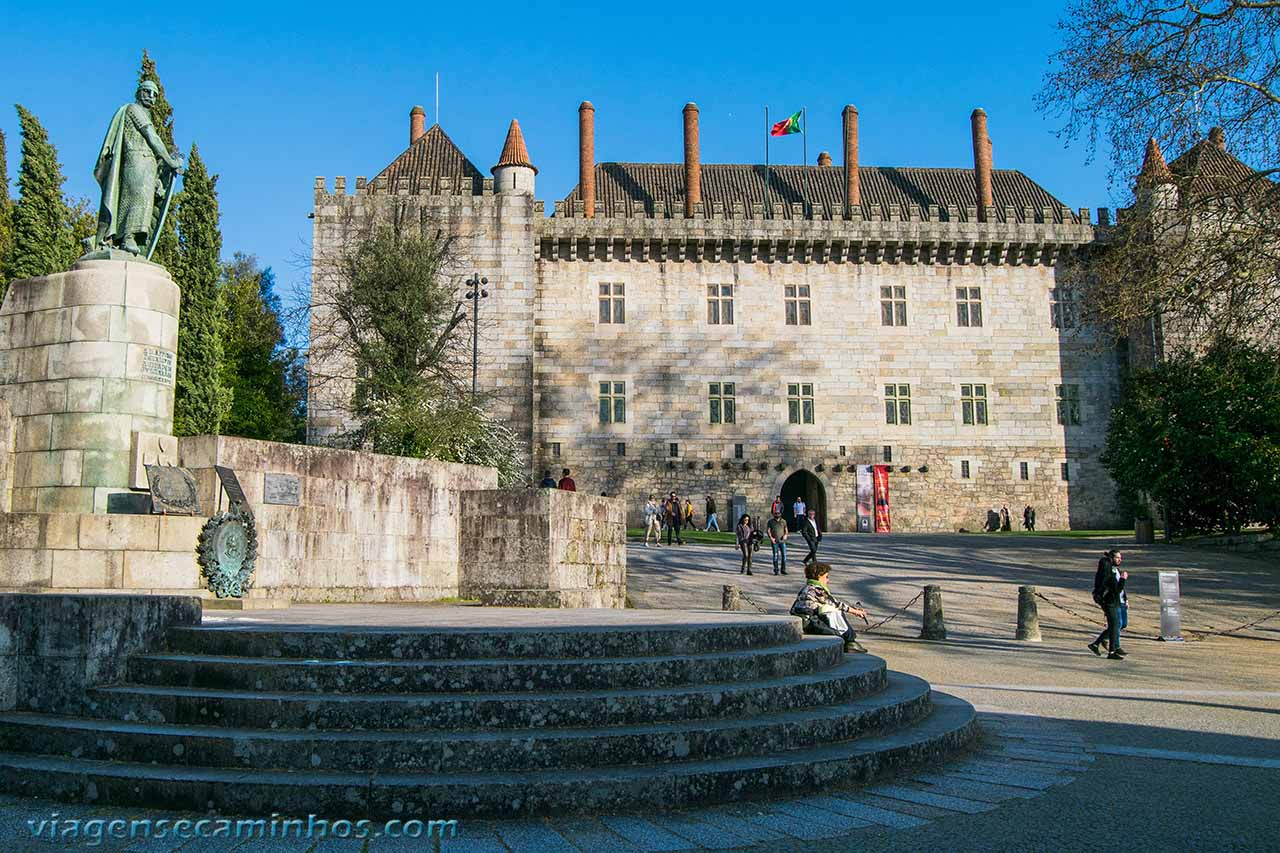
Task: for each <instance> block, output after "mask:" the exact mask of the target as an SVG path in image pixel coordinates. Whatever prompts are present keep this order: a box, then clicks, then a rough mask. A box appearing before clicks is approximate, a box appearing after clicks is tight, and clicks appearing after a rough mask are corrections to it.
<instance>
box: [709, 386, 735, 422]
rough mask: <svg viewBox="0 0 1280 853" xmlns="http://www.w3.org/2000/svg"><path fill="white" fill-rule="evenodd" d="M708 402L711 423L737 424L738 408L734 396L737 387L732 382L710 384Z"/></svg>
mask: <svg viewBox="0 0 1280 853" xmlns="http://www.w3.org/2000/svg"><path fill="white" fill-rule="evenodd" d="M708 387H709V393H708V395H707V396H708V402H709V405H710V407H711V423H713V424H732V423H736V422H737V418H738V412H737V409H738V406H737V398H736V396H735V394H736V391H737V386H736V385H734V383H732V382H712V383H711V384H710V385H709V386H708Z"/></svg>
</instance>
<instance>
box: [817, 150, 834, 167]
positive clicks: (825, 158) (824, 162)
mask: <svg viewBox="0 0 1280 853" xmlns="http://www.w3.org/2000/svg"><path fill="white" fill-rule="evenodd" d="M818 165H819V166H830V165H831V152H830V151H823V152H822V153H821V154H819V155H818Z"/></svg>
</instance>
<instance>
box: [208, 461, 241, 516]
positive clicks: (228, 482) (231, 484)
mask: <svg viewBox="0 0 1280 853" xmlns="http://www.w3.org/2000/svg"><path fill="white" fill-rule="evenodd" d="M213 470H214V471H216V472H217V474H218V479H219V480H220V481H222V490H223V491H224V492H226V493H227V500H228V501H230V502H231V505H232V506H233V507H234V506H242V507H244V508H245V509H248V508H249V499H248V498H246V497H245V496H244V489H242V488H240V478H239V477H237V476H236V472H235V471H232V470H231V469H230V468H224V467H223V466H221V465H214V466H213Z"/></svg>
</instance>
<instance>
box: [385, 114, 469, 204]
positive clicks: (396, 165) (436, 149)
mask: <svg viewBox="0 0 1280 853" xmlns="http://www.w3.org/2000/svg"><path fill="white" fill-rule="evenodd" d="M401 178H404V179H405V180H406V184H407V186H409V187H411V188H413V187H420V188H421V189H420V190H418V191H420V192H438V190H439V181H440V178H450V179H451V180H452V187H453V189H454V191H457V188H458V187H459V186H463V185H464V184H465V182H466V181H470V183H471V192H472V193H473V194H474V195H480V192H481V189H482V187H483V184H484V175H482V174H481V172H480V170H479V169H477V168H476V167H475V164H474V163H472V162H471V161H470V160H468V159H467V156H466V155H465V154H463V153H462V150H461V149H460V148H458V146H457V145H455V144H454V142H453V140H452V139H450V138H449V134H447V133H445V132H444V130H443V129H442V128H441V127H440V125H438V124H433V125H431V128H430V129H429V130H428V131H427V132H426V133H424V134H422V136H419V137H418V139H417V141H416V142H414V143H413V144H412V145H410V146H409V147H408V148H406V149H405V150H404V153H402V154H401V155H400V156H399V157H397V158H396V159H394V160H392V161H391V165H389V166H387V168H385V169H383V170H382V171H381V172H379V173H378V176H377V177H376V178H374V179H373V180H372V181H371V182H370V183H372V184H376V185H377V189H378V191H380V192H389V191H392V190H394V189H395V185H396V182H397V181H398V180H399V179H401Z"/></svg>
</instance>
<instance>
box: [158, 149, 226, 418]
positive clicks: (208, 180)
mask: <svg viewBox="0 0 1280 853" xmlns="http://www.w3.org/2000/svg"><path fill="white" fill-rule="evenodd" d="M217 183H218V177H217V175H210V174H209V171H208V169H207V168H205V164H204V161H203V160H201V159H200V151H199V149H198V148H196V146H195V145H192V146H191V159H190V160H189V161H188V163H187V172H186V177H185V179H184V180H183V185H182V194H181V195H180V196H179V197H178V202H177V205H176V211H175V215H174V219H175V220H176V222H177V232H178V245H177V253H176V258H175V260H174V265H173V266H172V267H171V268H170V269H171V272H172V273H173V278H174V281H176V282H177V284H178V286H179V287H180V288H181V289H182V307H181V312H180V314H179V318H178V370H177V377H176V388H175V399H174V407H173V432H174V434H175V435H208V434H217V433H218V432H219V430H220V429H221V427H222V422H223V420H224V419H225V418H226V417H227V413H228V412H229V411H230V410H231V390H230V389H229V388H227V387H226V385H225V384H224V382H223V377H224V375H225V374H224V367H223V362H224V360H225V357H224V354H223V347H222V336H223V330H224V328H225V326H226V316H225V310H224V308H223V305H222V300H221V293H220V288H219V279H220V278H221V273H222V266H221V262H220V255H221V252H222V233H221V232H220V231H219V230H218V194H217Z"/></svg>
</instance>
